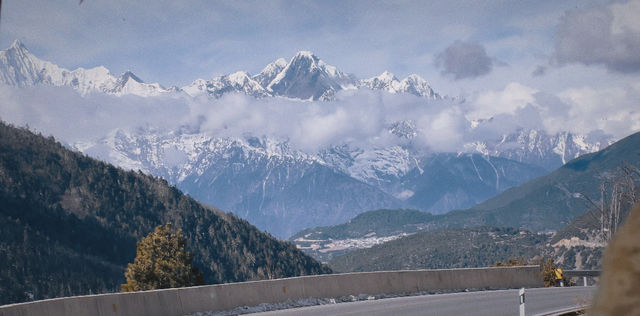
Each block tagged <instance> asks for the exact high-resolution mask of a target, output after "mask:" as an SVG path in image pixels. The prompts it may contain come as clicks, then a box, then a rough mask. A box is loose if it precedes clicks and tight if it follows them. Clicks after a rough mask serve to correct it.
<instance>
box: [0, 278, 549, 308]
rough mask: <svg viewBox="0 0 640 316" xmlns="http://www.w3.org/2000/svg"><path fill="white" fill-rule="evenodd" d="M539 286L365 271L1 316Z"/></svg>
mask: <svg viewBox="0 0 640 316" xmlns="http://www.w3.org/2000/svg"><path fill="white" fill-rule="evenodd" d="M541 286H542V278H541V276H540V267H539V266H525V267H496V268H477V269H449V270H407V271H384V272H363V273H345V274H329V275H316V276H303V277H295V278H287V279H276V280H265V281H253V282H240V283H228V284H218V285H205V286H196V287H189V288H177V289H165V290H154V291H144V292H133V293H113V294H101V295H88V296H76V297H66V298H57V299H50V300H43V301H36V302H29V303H21V304H13V305H5V306H0V316H9V315H11V316H13V315H25V316H27V315H29V316H30V315H43V316H59V315H60V316H62V315H92V316H93V315H99V316H117V315H157V316H163V315H167V316H175V315H186V314H190V313H195V312H203V311H223V310H230V309H233V308H235V307H239V306H256V305H259V304H260V303H277V302H284V301H286V300H289V299H291V300H297V299H300V298H311V297H314V298H332V297H341V296H347V295H359V294H369V295H377V294H402V293H415V292H421V291H433V290H436V291H437V290H463V289H504V288H521V287H541Z"/></svg>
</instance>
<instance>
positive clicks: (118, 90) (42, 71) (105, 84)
mask: <svg viewBox="0 0 640 316" xmlns="http://www.w3.org/2000/svg"><path fill="white" fill-rule="evenodd" d="M0 82H1V83H4V84H7V85H12V86H19V87H23V86H33V85H41V84H44V85H53V86H68V87H72V88H74V89H75V90H77V91H78V92H79V93H80V94H83V95H85V94H88V93H91V92H101V93H108V94H115V95H124V94H132V95H138V96H154V95H158V94H160V93H164V92H168V90H167V89H165V88H164V87H162V86H161V85H159V84H157V83H153V84H147V83H144V82H143V81H142V80H141V79H140V78H138V77H137V76H136V75H134V74H133V73H131V72H130V71H127V72H125V73H124V74H122V75H121V76H119V77H114V76H113V75H111V73H110V72H109V70H108V69H107V68H105V67H103V66H99V67H95V68H91V69H84V68H78V69H75V70H68V69H64V68H61V67H59V66H57V65H55V64H53V63H51V62H48V61H43V60H41V59H39V58H37V57H36V56H34V55H33V54H31V53H30V52H29V51H28V50H27V48H26V47H25V46H24V44H22V43H21V42H20V41H14V42H13V44H11V46H10V47H9V48H8V49H6V50H3V51H0Z"/></svg>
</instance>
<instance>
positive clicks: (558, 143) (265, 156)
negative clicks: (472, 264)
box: [0, 41, 614, 237]
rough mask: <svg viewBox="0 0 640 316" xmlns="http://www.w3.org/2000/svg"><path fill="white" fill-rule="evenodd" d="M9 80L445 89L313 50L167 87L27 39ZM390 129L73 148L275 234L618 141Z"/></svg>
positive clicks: (298, 95) (516, 175)
mask: <svg viewBox="0 0 640 316" xmlns="http://www.w3.org/2000/svg"><path fill="white" fill-rule="evenodd" d="M0 84H5V85H9V86H15V87H27V86H36V87H37V86H39V85H48V86H61V87H71V88H73V89H75V90H77V91H78V92H79V93H80V94H81V95H87V94H91V93H107V94H111V95H116V96H121V95H137V96H141V97H155V96H159V95H165V94H181V95H184V96H185V97H186V98H189V97H198V96H208V97H211V98H219V97H221V96H223V95H225V94H228V93H240V94H245V95H249V96H252V97H255V98H290V99H296V100H305V101H306V100H321V101H331V100H333V99H334V98H335V97H336V94H337V93H338V92H339V91H342V90H351V89H371V90H378V91H384V92H385V93H390V94H401V93H402V94H412V95H416V96H419V97H422V98H425V99H427V100H433V99H441V98H442V97H441V96H440V95H439V94H438V93H436V92H435V91H434V90H433V89H432V88H431V87H430V86H429V85H428V83H427V82H426V81H425V80H424V79H422V78H420V77H419V76H417V75H410V76H408V77H407V78H404V79H402V80H399V79H398V78H396V77H395V76H394V75H393V74H391V73H389V72H386V71H385V72H384V73H382V74H381V75H380V76H377V77H374V78H370V79H365V80H358V79H356V78H355V77H354V76H352V75H349V74H345V73H344V72H341V71H340V70H338V69H337V68H336V67H334V66H330V65H328V64H326V63H325V62H323V61H322V60H320V59H319V58H318V57H317V56H315V55H313V54H312V53H311V52H306V51H301V52H299V53H297V54H296V55H295V56H294V57H292V58H291V59H290V60H289V61H286V60H285V59H283V58H280V59H277V60H276V61H274V62H272V63H270V64H269V65H267V66H266V67H265V68H264V69H263V70H262V71H261V72H260V73H258V74H255V75H251V74H249V73H247V72H243V71H239V72H235V73H232V74H228V75H223V76H218V77H215V78H212V79H210V80H204V79H198V80H195V81H194V82H193V83H192V84H190V85H188V86H185V87H182V88H177V87H171V88H168V89H167V88H164V87H162V86H161V85H159V84H157V83H154V84H148V83H144V82H143V81H142V80H141V79H140V78H138V77H137V76H136V75H135V74H133V73H131V72H125V73H124V74H122V75H121V76H119V77H115V76H113V75H111V74H110V72H109V70H107V69H106V68H104V67H96V68H92V69H82V68H78V69H75V70H67V69H64V68H61V67H59V66H57V65H55V64H53V63H51V62H47V61H43V60H40V59H38V58H37V57H35V56H34V55H33V54H31V53H29V51H28V50H27V49H26V48H25V47H24V45H22V44H21V43H20V42H18V41H16V42H14V43H13V44H12V45H11V47H9V48H8V49H7V50H4V51H0ZM300 102H302V101H300ZM427 102H431V101H427ZM483 124H490V121H489V120H486V121H475V122H469V127H468V128H469V129H470V130H472V129H474V128H478V127H482V125H483ZM387 131H388V133H389V134H390V135H393V136H395V137H396V138H397V140H398V141H397V142H396V143H395V144H393V145H388V146H386V147H374V148H369V147H367V148H361V147H359V145H358V144H353V143H336V144H331V145H330V146H327V147H325V148H321V149H319V150H317V151H315V152H305V151H302V150H300V149H298V148H295V146H294V145H292V143H291V142H290V141H289V140H287V139H276V138H272V137H269V136H261V137H254V135H248V136H242V137H219V136H217V135H211V134H207V133H205V132H201V131H199V130H198V129H197V128H193V127H191V128H187V127H184V128H179V129H174V130H167V129H158V128H154V127H145V128H141V129H138V130H114V131H111V132H110V133H109V134H108V135H105V136H104V137H101V138H99V139H97V140H96V139H91V140H83V141H78V142H75V143H73V144H70V146H71V147H73V148H75V149H76V150H79V151H81V152H83V153H85V154H88V155H90V156H93V157H96V158H100V159H103V160H106V161H108V162H111V163H114V164H115V165H118V166H120V167H123V168H126V169H133V170H138V169H139V170H142V171H144V172H147V173H150V174H153V175H156V176H161V177H163V178H165V179H167V181H169V182H170V183H172V184H174V185H176V186H177V187H179V188H180V189H181V190H183V191H185V192H186V193H188V194H191V195H192V196H194V197H195V198H197V199H199V200H200V201H202V202H205V203H208V204H212V205H215V206H218V207H220V208H221V209H224V210H227V211H232V212H234V213H236V214H237V215H239V216H241V217H243V218H245V219H247V220H249V221H250V222H251V223H252V224H255V225H257V226H258V227H259V228H261V229H265V230H267V231H269V232H270V233H272V234H274V235H276V236H278V237H288V236H290V235H292V234H294V233H296V232H297V231H299V230H301V229H304V228H309V227H313V226H319V225H325V226H326V225H335V224H338V223H342V222H344V221H346V220H348V219H350V218H352V217H354V216H355V215H357V214H359V213H360V212H364V211H368V210H372V209H378V208H399V207H406V208H415V209H420V210H424V211H430V212H433V213H443V212H446V211H449V210H452V209H460V208H466V207H470V206H473V205H474V204H476V203H479V202H481V201H483V200H485V199H487V198H489V197H491V196H493V195H495V194H497V193H499V192H501V191H503V190H505V189H507V188H509V187H511V186H514V185H518V184H521V183H524V182H525V181H527V180H529V179H532V178H534V177H536V176H540V175H542V174H544V173H545V172H548V171H551V170H553V169H555V168H557V167H559V166H560V165H562V164H563V163H565V162H567V161H569V160H570V159H573V158H575V157H577V156H579V155H582V154H585V153H589V152H593V151H597V150H599V149H602V148H604V147H605V146H607V145H608V144H610V143H612V142H613V141H614V140H613V139H611V138H610V137H608V136H606V135H602V136H585V135H575V134H571V133H566V132H564V133H557V134H555V135H549V134H546V133H545V132H543V131H540V130H535V129H521V130H518V131H515V132H512V133H509V134H506V135H503V136H502V137H498V138H496V139H473V140H468V141H467V142H466V144H465V145H464V148H463V150H462V151H461V152H457V153H434V152H425V151H424V150H423V148H418V147H416V146H414V143H413V140H414V139H415V138H417V137H418V136H420V135H424V134H425V132H424V131H421V130H420V129H419V128H418V127H417V125H416V124H415V123H414V122H412V121H410V120H404V121H397V122H390V123H389V124H388V125H387ZM383 132H384V131H383ZM54 136H55V135H54Z"/></svg>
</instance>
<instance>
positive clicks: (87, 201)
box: [0, 123, 330, 304]
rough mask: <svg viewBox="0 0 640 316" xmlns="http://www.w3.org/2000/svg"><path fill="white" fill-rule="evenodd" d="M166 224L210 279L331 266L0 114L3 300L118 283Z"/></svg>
mask: <svg viewBox="0 0 640 316" xmlns="http://www.w3.org/2000/svg"><path fill="white" fill-rule="evenodd" d="M166 223H171V224H173V226H174V227H176V229H177V228H180V229H182V230H183V232H184V236H185V237H186V238H187V240H188V251H190V252H191V253H193V254H194V255H195V258H194V265H195V266H197V267H198V268H199V269H200V270H201V271H202V272H203V274H204V278H205V282H206V283H207V284H211V283H221V282H234V281H245V280H256V279H268V278H278V277H289V276H297V275H308V274H319V273H329V272H330V270H329V269H328V268H327V267H324V266H322V265H321V264H319V263H318V262H316V261H315V260H313V259H312V258H310V257H308V256H306V255H305V254H303V253H302V252H300V251H299V250H297V249H296V248H295V247H294V246H293V245H291V244H289V243H286V242H281V241H278V240H277V239H275V238H273V237H272V236H270V235H268V234H265V233H263V232H261V231H259V230H258V229H256V228H255V227H254V226H252V225H251V224H249V223H248V222H246V221H244V220H241V219H238V218H236V217H235V216H233V215H231V214H228V213H224V212H222V211H220V210H217V209H214V208H212V207H208V206H205V205H202V204H200V203H198V202H197V201H195V200H194V199H192V198H190V197H189V196H186V195H184V194H182V193H181V192H180V191H179V190H178V189H176V188H174V187H172V186H169V185H168V184H167V182H166V181H165V180H163V179H160V178H155V177H151V176H147V175H144V174H142V173H140V172H138V173H136V172H130V171H124V170H122V169H119V168H116V167H114V166H112V165H109V164H106V163H103V162H100V161H97V160H94V159H91V158H88V157H86V156H84V155H82V154H79V153H76V152H72V151H69V150H67V149H66V148H64V147H63V146H62V145H61V144H60V143H58V142H56V141H55V140H54V139H53V138H52V137H49V138H45V137H43V136H41V135H35V134H33V133H31V132H30V131H28V130H26V129H23V128H15V127H12V126H9V125H6V124H4V123H0V304H6V303H11V302H20V301H26V300H30V299H42V298H49V297H58V296H67V295H78V294H89V293H100V292H107V291H119V289H120V284H121V283H124V268H125V267H126V264H127V263H129V262H132V260H133V258H134V256H135V247H136V241H137V240H139V239H140V238H142V237H143V236H145V235H147V234H148V233H149V232H151V231H152V230H153V229H154V228H155V227H156V226H157V225H161V224H166Z"/></svg>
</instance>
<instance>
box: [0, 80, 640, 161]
mask: <svg viewBox="0 0 640 316" xmlns="http://www.w3.org/2000/svg"><path fill="white" fill-rule="evenodd" d="M337 99H338V100H337V101H334V102H309V101H297V100H290V99H284V98H264V99H254V98H252V97H248V96H245V95H239V94H231V95H226V96H224V97H222V98H220V99H215V100H213V99H209V98H207V97H202V98H195V99H194V98H190V97H186V96H184V95H172V96H161V97H152V98H142V97H135V96H123V97H117V96H111V95H104V94H91V95H89V96H85V97H82V96H80V95H78V94H77V93H76V92H75V91H73V90H71V89H69V88H55V87H42V86H40V87H31V88H20V89H18V88H15V87H6V86H1V87H0V118H1V119H2V120H4V121H7V122H10V123H13V124H16V125H20V126H22V125H29V127H30V128H32V129H35V130H37V131H40V132H42V133H44V134H51V135H54V136H55V137H56V138H58V139H60V140H62V141H64V142H67V143H75V142H79V141H88V140H96V139H99V138H101V137H103V136H105V135H107V134H108V133H109V132H111V131H113V130H114V129H129V130H131V129H137V128H152V129H157V130H166V131H171V130H176V129H179V128H186V129H188V130H190V131H194V132H200V133H206V134H208V135H211V136H217V137H243V136H248V135H251V136H270V137H276V138H280V139H288V140H290V141H291V142H292V143H293V145H294V146H296V147H297V148H300V149H303V150H305V151H308V152H314V151H316V150H318V149H321V148H325V147H327V146H329V145H335V144H341V143H350V144H352V145H355V146H358V147H362V148H368V147H380V146H390V145H396V144H403V143H405V144H406V143H408V142H411V143H412V145H413V146H414V147H415V148H417V149H421V150H426V151H438V152H456V151H461V150H463V145H464V144H465V143H468V142H470V141H475V140H495V139H500V137H501V136H502V135H503V134H506V133H510V132H514V131H516V130H517V129H520V128H525V129H530V128H531V129H540V130H543V131H546V132H548V133H550V134H554V133H557V132H560V131H568V132H574V133H580V134H589V133H599V134H601V133H606V134H610V135H612V136H614V137H616V138H620V137H624V136H626V135H629V134H631V133H633V132H635V131H638V130H640V113H639V111H638V110H636V109H637V104H634V101H633V100H640V83H639V84H635V85H630V86H627V87H619V88H612V89H601V90H596V89H592V88H589V87H585V88H581V89H569V90H566V91H564V92H562V93H560V94H558V95H550V94H546V93H544V92H539V91H537V90H536V89H533V88H530V87H527V86H524V85H521V84H518V83H511V84H509V85H507V86H506V87H505V88H504V89H503V90H500V91H487V92H485V93H481V94H479V95H478V96H477V97H476V98H475V99H474V100H470V101H467V102H464V103H460V102H458V101H453V100H428V99H424V98H419V97H415V96H413V95H403V94H397V95H393V94H388V93H386V92H382V91H368V90H348V91H342V92H341V93H339V94H338V95H337ZM489 118H492V119H491V120H489V121H487V120H486V119H489ZM473 120H485V121H483V123H481V124H480V125H478V126H477V127H475V128H472V124H471V122H472V121H473ZM398 121H411V122H412V124H413V125H414V126H415V127H416V128H417V130H418V134H417V136H415V138H413V139H411V140H408V139H406V138H401V137H397V136H396V135H393V134H391V133H390V132H389V127H390V126H391V125H392V124H393V123H394V122H398Z"/></svg>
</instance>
